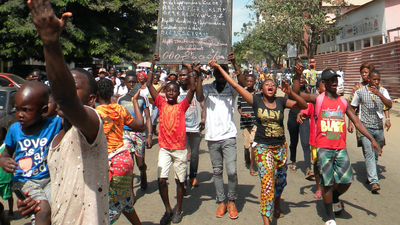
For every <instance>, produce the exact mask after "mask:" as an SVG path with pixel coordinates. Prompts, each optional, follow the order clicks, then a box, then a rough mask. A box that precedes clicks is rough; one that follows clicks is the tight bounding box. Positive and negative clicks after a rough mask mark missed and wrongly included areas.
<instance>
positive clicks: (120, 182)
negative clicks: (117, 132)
mask: <svg viewBox="0 0 400 225" xmlns="http://www.w3.org/2000/svg"><path fill="white" fill-rule="evenodd" d="M132 172H133V160H132V157H131V155H130V153H129V152H128V151H122V152H120V153H118V154H116V155H115V156H113V157H112V158H111V160H110V174H112V179H111V181H110V190H109V193H108V195H109V212H110V224H113V223H115V222H116V221H117V220H118V219H119V217H120V215H121V214H122V213H123V212H127V213H131V212H133V205H134V203H135V199H134V197H133V196H131V192H130V187H131V185H132V179H133V173H132Z"/></svg>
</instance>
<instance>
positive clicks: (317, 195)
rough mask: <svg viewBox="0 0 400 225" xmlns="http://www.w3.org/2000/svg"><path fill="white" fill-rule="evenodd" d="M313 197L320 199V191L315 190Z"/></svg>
mask: <svg viewBox="0 0 400 225" xmlns="http://www.w3.org/2000/svg"><path fill="white" fill-rule="evenodd" d="M314 198H315V199H322V191H320V190H318V191H316V192H315V195H314Z"/></svg>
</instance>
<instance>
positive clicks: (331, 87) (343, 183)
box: [293, 69, 382, 225]
mask: <svg viewBox="0 0 400 225" xmlns="http://www.w3.org/2000/svg"><path fill="white" fill-rule="evenodd" d="M338 76H339V75H337V74H336V72H335V71H333V70H332V69H325V70H324V71H322V74H321V80H322V82H323V83H324V84H325V92H324V93H322V94H321V95H316V94H311V95H309V94H305V93H300V82H299V79H300V77H299V75H297V74H296V77H295V80H294V84H293V91H294V92H296V93H299V94H300V96H301V97H302V98H304V99H305V100H306V101H307V102H311V103H315V120H316V124H317V126H316V138H315V146H316V147H317V163H318V169H319V174H320V180H321V184H322V186H323V188H322V197H323V200H324V205H325V211H326V214H327V221H326V224H327V225H336V222H335V215H334V213H335V214H337V215H338V214H340V213H341V212H342V210H343V205H342V203H341V201H340V200H339V197H340V196H341V195H342V194H344V193H345V192H346V191H347V190H348V188H349V187H350V185H351V183H352V182H353V174H352V167H351V164H350V158H349V156H348V153H347V149H346V121H345V114H346V115H347V116H348V117H349V119H350V120H352V121H353V123H354V124H355V126H356V127H357V129H358V130H359V131H360V132H361V133H362V134H363V135H365V136H366V137H367V138H368V139H369V140H370V141H371V144H372V148H376V149H377V150H378V151H379V152H380V153H381V152H382V149H381V148H380V146H379V145H378V143H377V142H376V141H375V139H374V138H373V137H372V135H371V134H369V132H368V130H367V129H366V128H365V127H364V125H363V124H362V123H361V122H360V120H359V119H358V118H357V116H356V115H355V114H354V110H353V108H352V107H351V106H349V105H348V102H347V100H345V99H344V98H343V97H341V96H338V95H337V93H336V91H337V90H336V89H337V84H338V78H337V77H338ZM335 183H337V186H336V187H335V189H334V190H333V187H334V184H335Z"/></svg>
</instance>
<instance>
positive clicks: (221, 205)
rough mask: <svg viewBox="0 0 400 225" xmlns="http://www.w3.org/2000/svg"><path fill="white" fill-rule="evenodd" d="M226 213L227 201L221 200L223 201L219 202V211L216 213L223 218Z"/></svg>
mask: <svg viewBox="0 0 400 225" xmlns="http://www.w3.org/2000/svg"><path fill="white" fill-rule="evenodd" d="M225 213H226V204H225V202H221V203H219V206H218V209H217V212H216V213H215V215H216V216H217V217H218V218H221V217H223V216H224V214H225Z"/></svg>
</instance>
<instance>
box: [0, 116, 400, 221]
mask: <svg viewBox="0 0 400 225" xmlns="http://www.w3.org/2000/svg"><path fill="white" fill-rule="evenodd" d="M391 117H392V128H391V130H390V131H389V132H388V133H386V134H385V136H386V144H387V145H386V147H385V148H384V152H383V156H382V157H381V158H380V161H379V166H378V169H379V176H380V180H381V181H380V184H381V187H382V190H381V191H380V194H378V195H373V194H371V192H370V191H369V187H368V185H366V184H364V180H365V179H366V174H365V164H364V159H363V156H362V153H361V148H357V147H356V142H355V134H348V137H347V146H348V149H349V154H350V158H351V161H352V165H353V172H354V180H355V181H354V183H353V184H352V186H351V187H350V189H349V191H348V192H347V193H346V194H344V195H343V196H341V199H342V201H343V202H344V205H345V212H343V213H342V215H341V216H340V217H338V218H337V223H338V224H395V223H397V222H395V221H398V215H397V212H398V206H397V203H398V202H399V200H400V197H399V196H400V189H399V186H400V172H399V171H398V170H397V167H398V164H397V163H398V162H397V161H396V160H397V159H399V158H400V152H399V151H398V146H399V144H400V140H398V139H397V138H399V135H398V134H399V133H400V126H399V124H400V118H399V117H397V114H391ZM286 118H287V114H286ZM235 119H236V121H237V127H239V122H238V120H239V117H238V114H237V113H236V115H235ZM285 124H286V123H285ZM286 140H287V141H288V144H289V135H288V133H287V134H286ZM155 141H156V140H155ZM237 147H238V151H237V152H238V156H237V170H238V179H239V185H238V189H237V191H238V194H239V197H238V200H237V202H236V204H237V208H238V211H239V218H238V219H237V220H230V219H229V217H228V215H225V216H224V217H223V218H216V217H215V211H216V209H217V205H216V204H215V189H214V185H213V182H212V173H211V163H210V159H209V155H208V150H207V144H206V142H205V141H204V140H203V141H202V142H201V146H200V149H201V150H200V161H199V172H198V177H197V178H198V181H199V182H200V186H199V187H197V188H192V189H191V188H190V186H189V187H188V190H187V193H186V196H185V199H184V202H183V220H182V222H181V224H183V225H184V224H190V225H192V224H196V225H200V224H243V223H244V224H262V219H261V216H260V214H259V212H258V210H259V206H258V203H259V194H260V181H259V178H258V176H257V177H254V176H251V175H250V173H249V170H248V169H246V167H245V165H244V160H243V158H244V157H243V145H242V133H241V131H240V130H239V132H238V138H237ZM158 150H159V148H158V145H155V146H154V147H153V148H152V149H151V150H147V153H146V162H147V166H148V170H147V174H148V182H149V185H148V188H147V190H146V191H142V190H140V187H139V177H138V176H137V175H136V176H135V184H136V185H135V190H136V197H137V203H136V205H135V208H136V211H137V213H138V215H139V217H140V219H141V221H142V222H143V224H145V225H150V224H158V223H159V221H160V219H161V217H162V216H163V214H164V207H163V204H162V201H161V198H160V196H159V194H158V187H157V177H156V176H157V174H156V172H157V155H158ZM297 157H298V167H299V169H298V170H297V173H290V172H288V186H287V187H286V188H285V190H284V192H283V194H282V200H281V206H282V210H283V212H284V214H285V217H284V218H281V219H279V220H278V222H276V220H274V222H273V224H277V223H279V224H324V223H323V221H324V215H325V210H324V206H323V202H322V200H316V199H314V198H313V194H314V192H315V182H314V181H308V180H306V179H304V173H305V168H304V162H303V154H302V150H301V148H300V146H299V147H298V153H297ZM137 171H138V169H137V167H136V168H135V172H137ZM224 176H225V179H226V174H225V173H224ZM169 182H170V185H169V188H170V189H169V193H170V200H171V204H172V205H174V204H175V203H176V200H175V197H174V196H175V194H176V191H175V187H176V186H175V182H174V180H173V176H170V179H169ZM225 182H226V181H225ZM226 190H227V187H226ZM2 202H3V204H4V205H5V207H6V209H8V204H7V203H6V202H4V201H2ZM14 210H15V211H16V206H15V207H14ZM6 213H7V210H6ZM28 222H29V220H25V219H21V217H20V215H19V214H18V213H16V216H15V220H14V221H13V222H12V224H27V223H28ZM115 224H116V225H122V224H129V222H128V221H127V220H126V219H125V217H124V216H122V217H121V218H120V220H119V221H118V222H116V223H115Z"/></svg>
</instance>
